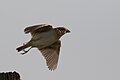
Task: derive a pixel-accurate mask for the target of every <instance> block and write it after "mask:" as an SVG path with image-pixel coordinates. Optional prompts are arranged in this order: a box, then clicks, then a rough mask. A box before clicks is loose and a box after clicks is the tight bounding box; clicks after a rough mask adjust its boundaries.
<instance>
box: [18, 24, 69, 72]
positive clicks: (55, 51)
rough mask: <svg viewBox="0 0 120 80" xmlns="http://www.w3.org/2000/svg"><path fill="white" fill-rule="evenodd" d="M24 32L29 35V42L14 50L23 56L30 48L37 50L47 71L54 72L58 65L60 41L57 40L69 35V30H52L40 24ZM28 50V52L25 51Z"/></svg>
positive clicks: (27, 28) (50, 26) (58, 28)
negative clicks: (44, 61)
mask: <svg viewBox="0 0 120 80" xmlns="http://www.w3.org/2000/svg"><path fill="white" fill-rule="evenodd" d="M24 32H25V33H26V34H27V33H31V36H32V38H31V40H30V41H28V42H27V43H26V44H23V45H22V46H20V47H18V48H16V50H17V51H18V52H20V51H23V52H24V53H21V54H25V53H27V52H28V51H29V50H30V49H31V48H37V49H38V50H39V51H41V53H42V55H43V56H44V58H45V59H46V64H47V66H48V68H49V70H55V69H56V68H57V64H58V58H59V52H60V47H61V41H60V40H59V39H60V38H61V37H62V36H63V35H64V34H66V33H70V30H68V29H66V28H64V27H57V28H53V27H52V25H50V24H40V25H34V26H29V27H26V28H25V29H24ZM26 48H29V49H28V50H25V49H26Z"/></svg>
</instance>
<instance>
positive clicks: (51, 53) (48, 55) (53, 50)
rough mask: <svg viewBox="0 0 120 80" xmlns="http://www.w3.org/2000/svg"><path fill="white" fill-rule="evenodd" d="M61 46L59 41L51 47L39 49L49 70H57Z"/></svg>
mask: <svg viewBox="0 0 120 80" xmlns="http://www.w3.org/2000/svg"><path fill="white" fill-rule="evenodd" d="M60 46H61V42H60V40H59V41H57V42H55V43H54V44H52V45H51V46H49V47H46V48H43V49H39V50H40V51H41V53H42V55H43V56H44V57H45V59H46V63H47V66H48V68H49V70H55V69H56V68H57V65H58V58H59V52H60Z"/></svg>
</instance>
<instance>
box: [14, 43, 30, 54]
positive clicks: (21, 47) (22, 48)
mask: <svg viewBox="0 0 120 80" xmlns="http://www.w3.org/2000/svg"><path fill="white" fill-rule="evenodd" d="M28 47H30V45H29V43H27V44H25V45H23V46H20V47H18V48H16V50H17V51H18V52H20V51H21V50H24V49H25V48H28Z"/></svg>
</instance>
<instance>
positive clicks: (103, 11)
mask: <svg viewBox="0 0 120 80" xmlns="http://www.w3.org/2000/svg"><path fill="white" fill-rule="evenodd" d="M119 3H120V1H119V0H99V1H98V0H19V1H18V0H0V26H1V29H0V37H1V38H0V44H1V45H0V48H1V50H0V71H1V72H2V71H14V70H15V71H18V72H19V73H20V74H21V78H22V80H33V79H37V80H120V76H119V75H120V5H119ZM41 23H50V24H53V25H54V26H66V27H67V28H68V29H70V30H71V33H70V34H66V35H64V36H63V37H62V38H61V40H62V47H61V52H60V58H59V65H58V68H57V70H55V71H52V72H51V71H49V70H48V68H47V66H46V63H45V59H44V58H43V56H42V55H41V53H40V52H39V51H38V50H37V49H32V50H31V51H30V52H29V53H28V54H26V55H24V56H22V55H20V54H18V53H17V51H16V50H15V49H16V47H18V46H20V45H21V44H22V43H24V42H27V41H28V40H29V39H30V35H25V34H24V32H23V30H24V28H25V27H26V26H29V25H34V24H41Z"/></svg>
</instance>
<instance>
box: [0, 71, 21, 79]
mask: <svg viewBox="0 0 120 80" xmlns="http://www.w3.org/2000/svg"><path fill="white" fill-rule="evenodd" d="M0 80H21V79H20V75H19V73H17V72H16V71H14V72H1V73H0Z"/></svg>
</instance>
